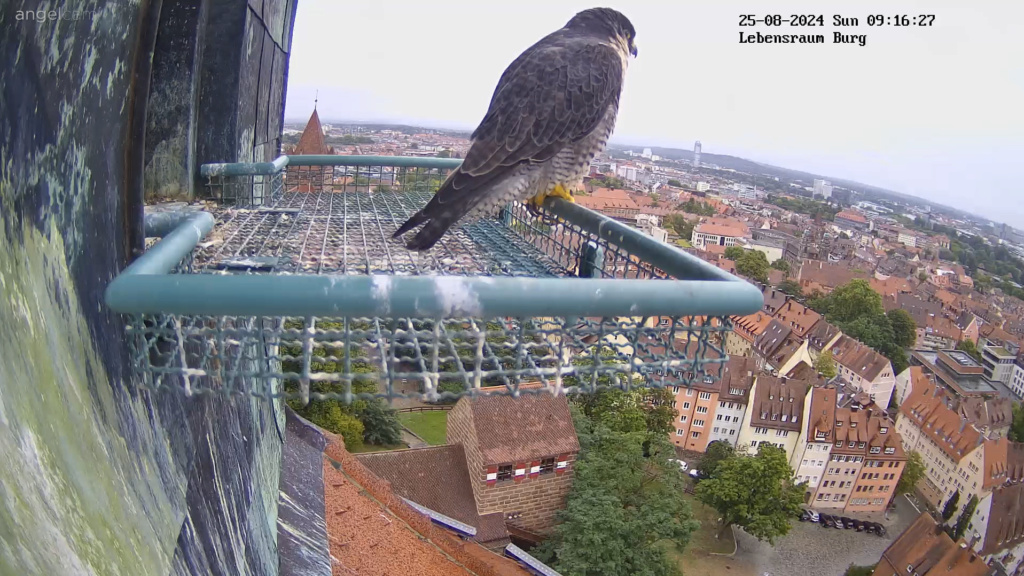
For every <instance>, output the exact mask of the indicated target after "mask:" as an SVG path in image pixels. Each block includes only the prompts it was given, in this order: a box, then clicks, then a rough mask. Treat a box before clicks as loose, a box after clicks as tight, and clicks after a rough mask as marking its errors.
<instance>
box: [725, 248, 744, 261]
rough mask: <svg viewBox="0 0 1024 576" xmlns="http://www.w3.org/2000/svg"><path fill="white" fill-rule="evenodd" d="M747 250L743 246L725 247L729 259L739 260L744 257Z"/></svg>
mask: <svg viewBox="0 0 1024 576" xmlns="http://www.w3.org/2000/svg"><path fill="white" fill-rule="evenodd" d="M744 252H746V250H744V249H743V248H742V247H741V246H729V247H728V248H726V249H725V257H726V258H728V259H729V260H739V259H740V258H743V253H744Z"/></svg>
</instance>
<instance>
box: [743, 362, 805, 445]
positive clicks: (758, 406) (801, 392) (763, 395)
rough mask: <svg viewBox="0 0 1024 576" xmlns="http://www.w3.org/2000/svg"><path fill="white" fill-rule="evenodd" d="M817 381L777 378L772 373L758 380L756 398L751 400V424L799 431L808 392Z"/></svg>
mask: <svg viewBox="0 0 1024 576" xmlns="http://www.w3.org/2000/svg"><path fill="white" fill-rule="evenodd" d="M812 384H814V381H812V380H811V381H809V380H796V379H791V378H777V377H775V376H770V375H768V374H761V375H760V376H758V377H757V384H756V386H755V388H754V397H753V398H751V399H750V408H749V409H750V410H752V412H751V413H750V425H751V426H763V427H765V428H772V429H779V430H793V431H799V430H800V426H801V422H800V416H801V414H803V411H804V399H805V397H806V395H807V389H808V387H810V386H811V385H812Z"/></svg>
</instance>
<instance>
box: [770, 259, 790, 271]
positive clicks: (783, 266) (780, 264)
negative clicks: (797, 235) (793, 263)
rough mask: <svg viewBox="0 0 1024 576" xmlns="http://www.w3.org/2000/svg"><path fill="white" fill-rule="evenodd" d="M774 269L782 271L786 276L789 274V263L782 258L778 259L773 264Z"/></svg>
mask: <svg viewBox="0 0 1024 576" xmlns="http://www.w3.org/2000/svg"><path fill="white" fill-rule="evenodd" d="M772 268H775V269H776V270H782V271H783V272H785V273H786V274H789V262H786V261H785V260H783V259H782V258H778V259H777V260H775V262H772Z"/></svg>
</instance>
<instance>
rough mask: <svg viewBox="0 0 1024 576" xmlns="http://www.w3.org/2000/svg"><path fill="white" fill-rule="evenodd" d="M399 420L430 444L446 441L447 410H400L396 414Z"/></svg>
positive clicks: (434, 444)
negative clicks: (400, 411)
mask: <svg viewBox="0 0 1024 576" xmlns="http://www.w3.org/2000/svg"><path fill="white" fill-rule="evenodd" d="M398 420H399V422H401V423H402V426H405V427H406V428H408V429H409V430H412V431H413V433H415V434H416V435H417V436H419V437H420V438H422V439H423V440H424V441H425V442H426V443H427V444H430V445H431V446H440V445H442V444H446V443H447V442H448V430H447V426H448V412H447V411H445V410H434V411H429V412H402V413H400V414H399V415H398Z"/></svg>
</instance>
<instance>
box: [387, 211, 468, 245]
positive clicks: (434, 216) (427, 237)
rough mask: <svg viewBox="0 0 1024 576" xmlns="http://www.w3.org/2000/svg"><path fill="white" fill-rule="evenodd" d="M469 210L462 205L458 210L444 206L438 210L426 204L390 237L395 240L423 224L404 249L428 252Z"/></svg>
mask: <svg viewBox="0 0 1024 576" xmlns="http://www.w3.org/2000/svg"><path fill="white" fill-rule="evenodd" d="M432 208H433V209H432ZM469 208H470V206H466V205H462V206H460V207H458V208H456V207H447V206H446V207H444V208H443V209H438V207H436V206H430V205H429V204H428V205H427V206H426V207H424V208H423V209H422V210H420V211H419V212H417V213H415V214H413V215H412V217H411V218H409V220H407V221H406V223H405V224H402V226H401V227H399V228H398V230H397V231H395V233H394V235H393V236H392V237H393V238H397V237H399V236H401V235H402V234H405V233H406V232H408V231H410V230H412V229H413V228H415V227H417V226H419V225H420V224H424V223H425V224H426V225H425V226H423V228H422V229H421V230H420V231H419V232H417V233H416V235H415V236H413V238H412V239H411V240H409V241H408V242H406V244H405V247H406V248H408V249H409V250H416V251H418V252H422V251H424V250H429V249H431V248H432V247H433V246H434V244H437V241H438V240H440V239H441V237H442V236H444V235H445V233H446V232H448V229H449V228H451V227H452V225H454V224H455V223H456V222H458V221H459V219H460V218H462V217H463V216H465V215H466V212H468V211H469Z"/></svg>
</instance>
